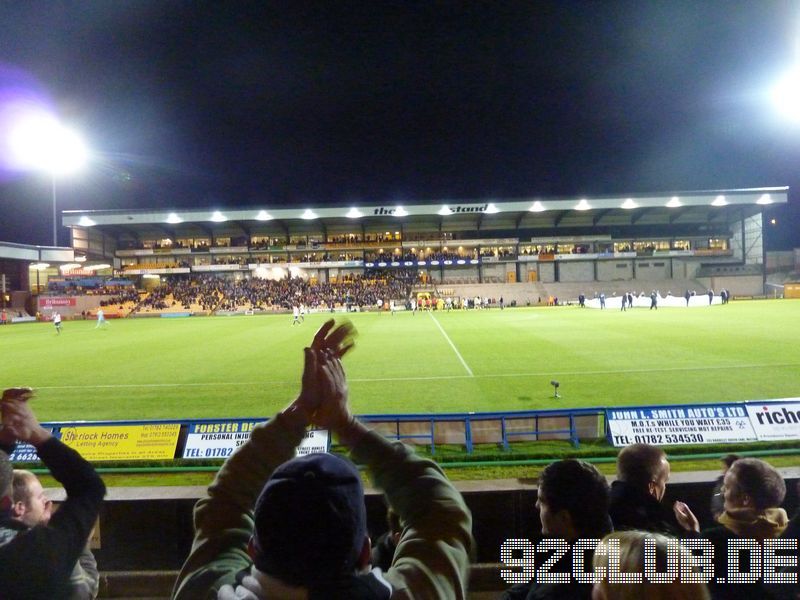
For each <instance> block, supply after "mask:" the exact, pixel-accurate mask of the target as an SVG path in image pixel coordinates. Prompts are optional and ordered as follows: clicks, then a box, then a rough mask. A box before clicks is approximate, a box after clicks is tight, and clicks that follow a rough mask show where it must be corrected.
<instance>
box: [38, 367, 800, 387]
mask: <svg viewBox="0 0 800 600" xmlns="http://www.w3.org/2000/svg"><path fill="white" fill-rule="evenodd" d="M769 367H772V368H775V367H778V368H784V367H800V363H776V364H769V365H756V364H750V365H730V366H723V365H718V366H713V367H709V366H706V367H664V368H661V369H621V370H598V371H535V372H532V373H492V374H488V375H431V376H427V377H364V378H349V379H348V381H349V382H350V383H384V382H387V381H440V380H441V381H447V380H450V379H470V378H475V379H492V378H501V377H549V376H551V375H559V376H565V375H572V376H580V375H625V374H631V373H670V372H675V371H719V370H724V369H763V368H769ZM296 383H297V382H296V381H280V380H278V381H276V380H266V381H212V382H187V383H113V384H101V385H38V386H34V389H37V390H84V389H118V388H136V387H138V388H159V387H164V388H168V387H213V386H248V385H266V384H272V385H275V384H285V385H293V384H296Z"/></svg>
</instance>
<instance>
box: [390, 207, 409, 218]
mask: <svg viewBox="0 0 800 600" xmlns="http://www.w3.org/2000/svg"><path fill="white" fill-rule="evenodd" d="M393 216H395V217H407V216H408V211H406V209H405V208H403V207H402V206H398V207H397V208H395V209H394V213H393Z"/></svg>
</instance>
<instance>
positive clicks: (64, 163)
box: [9, 112, 89, 175]
mask: <svg viewBox="0 0 800 600" xmlns="http://www.w3.org/2000/svg"><path fill="white" fill-rule="evenodd" d="M9 148H10V150H11V153H12V161H13V164H15V165H16V166H17V167H18V168H20V169H21V170H31V171H47V172H48V173H51V174H53V175H66V174H68V173H74V172H76V171H79V170H80V169H81V168H83V166H84V165H85V164H86V163H87V162H88V158H89V151H88V150H87V148H86V144H84V142H83V140H82V139H81V137H80V136H79V135H78V134H77V132H75V131H73V130H72V129H68V128H67V127H64V126H63V125H61V124H60V123H59V122H58V121H57V120H56V119H55V117H53V116H52V115H49V114H47V113H44V112H42V113H30V114H28V115H26V116H25V117H23V118H22V119H21V120H20V121H19V122H18V123H17V124H16V125H15V126H14V127H13V128H12V129H11V132H10V134H9Z"/></svg>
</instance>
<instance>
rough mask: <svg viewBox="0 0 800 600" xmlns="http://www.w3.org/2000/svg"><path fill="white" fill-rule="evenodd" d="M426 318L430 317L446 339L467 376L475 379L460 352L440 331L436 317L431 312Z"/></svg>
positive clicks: (445, 333) (442, 330)
mask: <svg viewBox="0 0 800 600" xmlns="http://www.w3.org/2000/svg"><path fill="white" fill-rule="evenodd" d="M428 316H430V318H431V319H433V322H434V323H436V326H437V327H438V328H439V331H441V332H442V335H443V336H444V339H446V340H447V343H448V344H450V347H451V348H452V349H453V352H455V353H456V356H457V357H458V360H460V361H461V364H462V365H464V368H465V369H466V370H467V373H469V376H470V377H475V374H474V373H473V372H472V369H470V368H469V365H468V364H467V361H465V360H464V357H463V356H461V352H459V351H458V348H456V345H455V344H454V343H453V340H451V339H450V336H449V335H447V332H446V331H445V330H444V329H442V326H441V325H440V324H439V321H437V320H436V317H434V316H433V312H431V311H428Z"/></svg>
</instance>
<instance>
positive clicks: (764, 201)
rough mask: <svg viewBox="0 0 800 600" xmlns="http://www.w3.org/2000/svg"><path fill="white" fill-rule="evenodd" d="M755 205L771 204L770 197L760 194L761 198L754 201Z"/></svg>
mask: <svg viewBox="0 0 800 600" xmlns="http://www.w3.org/2000/svg"><path fill="white" fill-rule="evenodd" d="M756 204H760V205H762V206H766V205H768V204H772V196H770V195H769V194H762V195H761V197H760V198H759V199H758V200H756Z"/></svg>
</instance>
